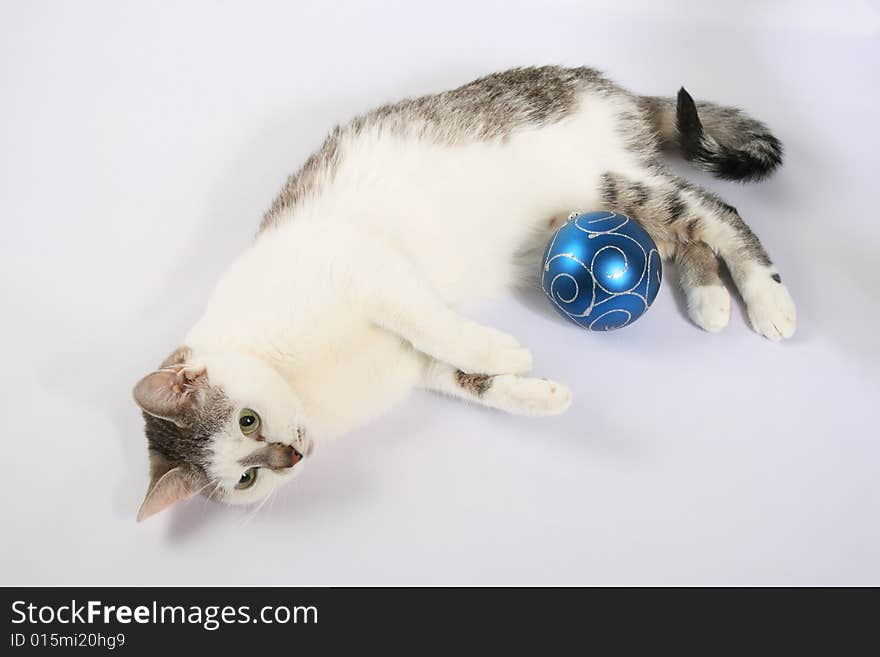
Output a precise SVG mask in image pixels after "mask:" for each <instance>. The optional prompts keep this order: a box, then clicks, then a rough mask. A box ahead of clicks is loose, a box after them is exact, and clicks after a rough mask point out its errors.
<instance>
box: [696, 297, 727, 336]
mask: <svg viewBox="0 0 880 657" xmlns="http://www.w3.org/2000/svg"><path fill="white" fill-rule="evenodd" d="M686 296H687V309H688V315H690V317H691V319H692V320H693V321H694V324H696V325H697V326H699V327H700V328H702V329H704V330H706V331H709V332H710V333H717V332H718V331H720V330H721V329H723V328H724V327H725V326H727V323H728V322H729V321H730V292H728V291H727V288H726V287H724V286H723V285H700V286H697V287H692V288H689V289H688V290H687V293H686Z"/></svg>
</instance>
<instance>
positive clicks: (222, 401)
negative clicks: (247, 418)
mask: <svg viewBox="0 0 880 657" xmlns="http://www.w3.org/2000/svg"><path fill="white" fill-rule="evenodd" d="M203 395H204V398H203V401H202V403H200V404H199V411H198V413H197V414H196V415H195V416H193V417H192V418H190V419H189V422H188V423H187V426H184V427H181V426H178V425H177V424H175V423H174V422H171V421H169V420H164V419H162V418H157V417H154V416H152V415H150V414H149V413H144V414H143V416H144V432H145V433H146V435H147V444H148V446H149V451H150V457H151V458H150V460H151V471H152V472H151V474H155V471H156V467H158V465H159V464H164V465H163V466H162V467H165V466H167V469H170V468H172V467H175V466H178V465H183V466H185V467H186V468H187V470H188V471H189V472H190V474H191V475H192V476H193V477H194V478H195V479H196V480H197V481H200V482H202V483H207V481H208V475H207V467H208V463H209V460H210V454H211V449H210V448H211V437H212V436H213V435H214V434H215V433H217V432H218V431H219V430H220V429H221V428H222V427H223V426H224V425H225V424H226V423H227V422H229V419H230V417H231V416H232V411H233V407H232V404H231V403H230V401H229V399H228V398H227V397H226V394H225V393H224V392H223V391H222V390H220V389H219V388H216V387H213V386H210V385H208V386H207V387H206V390H205V391H204V392H203ZM154 463H155V464H157V465H153V464H154ZM162 474H164V473H162ZM160 476H161V475H160Z"/></svg>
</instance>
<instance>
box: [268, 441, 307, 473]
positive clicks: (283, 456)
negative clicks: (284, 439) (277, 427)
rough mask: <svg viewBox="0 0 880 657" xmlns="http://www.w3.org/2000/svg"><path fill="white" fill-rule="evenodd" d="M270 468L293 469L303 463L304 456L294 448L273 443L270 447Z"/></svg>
mask: <svg viewBox="0 0 880 657" xmlns="http://www.w3.org/2000/svg"><path fill="white" fill-rule="evenodd" d="M269 448H270V457H269V462H270V467H273V468H292V467H293V466H295V465H296V464H297V463H299V462H300V461H302V454H300V453H299V452H298V451H296V450H295V449H294V448H293V446H291V445H285V444H284V443H272V444H271V445H270V446H269Z"/></svg>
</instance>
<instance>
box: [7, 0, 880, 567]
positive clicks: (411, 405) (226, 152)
mask: <svg viewBox="0 0 880 657" xmlns="http://www.w3.org/2000/svg"><path fill="white" fill-rule="evenodd" d="M878 22H880V21H878V11H877V5H876V4H874V5H873V6H872V5H866V4H863V3H858V2H837V3H819V2H815V3H812V2H791V3H777V4H771V3H761V2H745V3H730V2H723V3H717V6H713V5H712V4H710V3H705V2H665V3H653V2H640V3H629V4H627V3H624V2H620V1H615V2H611V1H610V0H609V1H608V2H604V3H592V4H591V3H586V2H583V0H567V1H556V2H548V1H546V0H544V1H541V2H535V3H530V4H526V3H515V2H500V1H499V2H476V1H475V0H468V1H466V2H452V1H451V0H446V1H444V2H431V3H424V4H423V3H417V2H386V3H382V4H378V3H377V4H376V5H374V6H368V5H367V3H357V2H351V3H348V2H334V3H314V4H313V5H306V4H304V3H302V4H297V3H292V2H290V3H279V4H265V3H255V2H240V3H220V2H203V3H196V2H188V3H171V2H163V3H147V2H138V3H134V2H129V3H121V2H102V3H98V2H77V3H61V2H58V3H47V2H24V1H22V2H10V1H8V0H4V1H3V2H2V4H0V53H2V59H0V62H2V71H0V213H2V222H3V224H2V225H3V239H2V240H0V244H2V246H0V248H2V258H0V263H2V264H0V267H2V279H0V280H2V308H3V321H2V325H0V331H2V336H0V337H2V345H3V374H4V376H3V377H2V384H0V385H2V390H0V399H2V404H3V408H2V419H3V423H2V426H3V443H2V452H0V453H2V463H3V468H2V471H3V484H4V485H3V493H2V500H0V512H2V523H3V532H2V534H3V536H2V540H0V575H2V577H0V583H2V584H136V583H140V584H195V583H202V584H248V583H252V584H472V583H479V584H538V583H542V584H671V583H675V584H832V583H833V584H857V583H862V584H867V583H872V584H880V564H878V553H880V528H878V505H880V478H878V468H880V446H878V431H877V421H876V416H877V407H878V404H880V399H878V387H880V386H878V374H877V372H878V367H880V359H878V351H877V346H876V338H877V335H878V328H880V322H878V320H880V313H878V308H877V303H878V292H877V284H878V274H877V262H878V253H880V217H878V216H877V208H878V201H877V199H878V194H880V189H878V182H877V174H878V171H880V157H878V152H880V140H878V134H877V125H878V110H877V104H878V100H880V96H878V87H877V66H878V63H880V58H878V55H880V45H878ZM543 63H561V64H567V65H581V64H589V65H592V66H595V67H597V68H600V69H602V70H604V71H606V72H607V73H608V74H609V75H611V76H612V77H613V78H614V79H616V80H617V81H619V82H621V83H622V84H624V85H625V86H627V87H629V88H631V89H633V90H637V91H638V92H641V93H645V94H665V95H672V94H674V93H675V92H676V91H677V89H678V88H679V86H680V85H682V84H684V85H685V86H687V88H688V89H689V90H690V91H691V92H692V93H693V94H694V95H695V96H696V97H698V98H708V99H712V100H716V101H719V102H724V103H730V104H737V105H740V106H743V107H745V108H746V109H748V110H749V111H750V112H752V113H753V114H755V115H756V116H758V117H760V118H761V119H763V120H765V121H766V122H767V123H769V124H770V126H772V127H773V129H774V130H775V131H776V132H777V134H778V135H779V136H780V137H781V138H782V140H783V141H784V142H785V145H786V148H787V161H786V164H785V167H784V168H783V169H782V170H781V172H780V173H779V174H778V175H777V176H776V177H774V178H773V179H772V180H771V181H769V182H767V183H766V184H763V185H758V186H741V185H736V184H731V183H722V182H717V181H713V180H710V179H709V178H708V177H706V176H702V175H696V174H694V173H691V172H688V174H687V175H689V176H690V177H691V178H692V179H695V180H698V181H700V182H702V183H704V184H706V185H708V186H709V187H710V188H711V189H713V190H715V191H717V192H719V193H720V194H721V195H722V196H724V197H725V198H726V199H727V200H728V201H729V202H731V203H732V204H734V205H736V206H737V207H738V208H739V209H740V212H741V213H742V214H743V216H744V217H745V218H746V220H747V221H749V222H750V224H751V225H752V227H753V228H754V229H755V231H756V232H757V233H758V235H759V236H760V237H761V238H762V239H763V241H764V243H765V244H766V246H767V248H768V250H769V251H770V253H771V255H772V256H773V257H774V259H775V260H776V261H777V263H778V265H779V267H780V270H781V272H782V275H783V277H784V279H785V281H786V282H787V283H788V285H789V287H790V289H791V291H792V293H793V295H794V297H795V299H796V301H797V302H798V309H799V330H798V333H797V335H796V336H795V338H794V339H793V340H791V341H790V342H788V343H785V344H781V345H779V344H771V343H770V342H768V341H766V340H764V339H762V338H760V337H758V336H757V335H756V334H754V333H752V332H751V331H750V330H749V329H748V328H747V327H746V325H745V323H744V317H743V312H742V309H741V307H739V306H737V307H736V308H735V309H734V313H733V318H732V321H731V325H730V327H729V328H728V329H727V330H726V331H725V332H724V333H721V334H719V335H709V334H707V333H704V332H701V331H700V330H699V329H697V328H696V327H695V326H694V325H692V324H691V323H690V322H689V321H688V319H687V317H686V315H685V314H684V311H683V306H682V299H681V295H680V293H679V291H678V288H677V284H676V280H675V276H674V272H672V270H671V268H668V269H667V271H666V273H667V276H666V280H665V282H664V286H663V289H662V290H661V293H660V296H659V298H658V300H657V302H656V304H655V306H654V308H653V309H652V310H651V311H650V313H649V314H648V315H647V316H646V317H645V318H643V319H642V320H641V321H640V322H639V323H638V324H637V325H635V326H633V327H630V328H627V329H625V330H623V331H620V332H618V333H614V334H608V335H593V334H588V333H586V332H582V331H579V330H578V329H576V328H574V327H572V326H569V325H566V324H564V323H562V321H561V320H559V319H557V318H556V316H555V315H554V314H553V312H552V310H550V309H549V306H548V305H547V303H546V301H544V300H543V299H542V298H541V297H540V296H538V295H518V296H513V297H510V298H507V299H502V300H499V301H497V302H494V303H491V304H485V305H482V306H479V307H474V308H470V309H468V310H467V312H468V313H469V314H471V315H472V316H473V317H477V318H480V319H482V320H485V321H487V322H489V323H491V324H494V325H496V326H498V327H500V328H504V329H506V330H508V331H510V332H512V333H514V334H515V335H516V336H517V337H519V338H520V339H521V341H522V342H524V343H525V344H527V345H529V346H530V347H531V348H532V349H533V350H534V354H535V359H536V371H537V373H538V374H539V375H542V376H551V377H553V378H556V379H558V380H561V381H564V382H567V383H569V384H570V385H571V386H572V388H573V390H574V393H575V402H574V405H573V407H572V408H571V410H570V411H569V412H568V413H567V414H566V415H564V416H562V417H559V418H554V419H545V420H530V419H523V418H515V417H509V416H505V415H502V414H499V413H495V412H490V411H487V410H484V409H480V408H476V407H473V406H467V405H465V404H462V403H460V402H455V401H452V400H447V399H441V398H438V397H433V396H429V395H427V394H422V393H415V394H413V395H412V397H411V398H410V399H409V400H408V401H407V402H406V403H404V404H403V405H401V406H400V407H398V408H396V409H395V410H393V411H392V412H391V413H389V414H388V415H387V416H386V417H384V418H383V419H382V420H380V421H377V422H375V423H373V424H372V425H370V426H368V427H366V428H364V429H363V430H360V431H358V432H357V433H355V434H354V435H350V436H348V437H347V438H346V439H345V440H343V441H341V442H339V443H337V444H336V445H334V446H332V447H329V448H325V449H323V450H322V452H321V454H320V458H319V459H316V462H315V463H314V464H313V467H311V468H310V469H309V470H308V471H307V472H306V473H305V475H304V476H303V477H302V478H300V479H299V480H297V481H296V482H295V483H294V484H293V485H292V486H290V487H289V488H288V489H287V490H285V491H284V492H283V493H282V494H280V495H279V496H278V497H277V499H276V500H275V501H274V503H273V504H271V505H267V506H266V507H264V508H263V509H262V510H261V511H260V512H259V513H257V514H253V512H252V511H251V510H243V509H232V508H226V507H221V506H219V505H217V504H214V503H210V502H207V501H205V500H204V499H201V498H199V499H195V500H193V501H191V502H190V503H188V504H186V505H183V506H182V507H181V508H178V509H175V510H173V511H172V512H169V513H167V514H164V515H162V516H159V517H156V518H154V519H152V520H150V521H149V522H146V523H143V524H140V525H138V524H136V523H135V520H134V517H135V512H136V510H137V507H138V504H139V503H140V501H141V497H142V495H143V493H144V488H145V486H146V483H147V475H146V467H147V457H146V449H145V439H144V436H143V433H142V427H141V424H142V423H141V418H140V416H139V413H138V412H137V410H136V408H135V406H134V404H133V403H132V401H131V399H130V389H131V386H132V384H133V383H134V382H135V381H136V380H137V379H138V378H139V377H140V376H141V375H143V374H144V373H146V372H147V371H148V369H150V368H152V367H153V366H155V365H156V364H157V363H158V362H159V361H161V360H162V359H163V358H164V357H165V356H166V355H167V354H168V353H169V352H170V350H171V349H173V348H174V347H176V346H177V345H178V343H179V341H180V339H181V337H182V336H183V335H184V333H185V332H186V330H187V329H188V327H189V326H190V325H191V324H192V323H193V322H194V321H195V319H196V318H197V317H198V315H199V312H200V309H201V307H202V305H203V303H204V302H205V300H206V299H207V296H208V293H209V291H210V289H211V287H212V285H213V283H214V281H215V280H216V279H217V277H218V275H219V274H220V272H221V271H222V270H223V268H224V267H225V266H226V265H227V264H228V263H229V262H230V261H231V259H232V258H233V257H234V256H235V254H236V253H237V252H238V251H239V250H240V249H242V248H243V246H244V245H245V244H246V243H247V241H248V240H249V239H250V237H251V236H252V235H253V233H254V232H255V230H256V226H257V223H258V221H259V219H260V216H261V213H262V212H263V210H264V209H265V208H266V207H267V206H268V204H269V202H270V201H271V199H272V197H273V195H274V194H275V193H276V191H277V190H278V189H279V188H280V185H281V183H282V181H283V180H284V179H285V177H286V176H287V175H288V174H289V173H291V172H292V171H294V170H295V169H296V168H297V167H298V166H299V165H300V164H301V163H302V162H303V160H304V159H305V157H306V156H307V155H308V154H309V153H310V152H311V150H313V149H314V148H315V147H316V146H317V145H318V144H319V143H320V140H321V139H322V138H323V135H324V134H325V133H326V131H327V130H328V129H329V128H331V127H332V126H333V125H334V124H335V123H336V122H339V121H344V120H346V119H348V118H350V117H351V116H353V115H354V114H356V113H359V112H362V111H364V110H367V109H369V108H370V107H372V106H375V105H377V104H379V103H382V102H386V101H390V100H395V99H397V98H400V97H402V96H406V95H415V94H421V93H426V92H432V91H439V90H442V89H445V88H450V87H453V86H457V85H458V84H461V83H464V82H467V81H469V80H470V79H472V78H474V77H477V76H478V75H482V74H484V73H487V72H491V71H494V70H498V69H503V68H506V67H509V66H513V65H530V64H543ZM676 166H677V167H678V168H680V169H681V170H682V171H685V170H686V169H685V168H684V167H682V166H680V165H676ZM502 210H503V209H502Z"/></svg>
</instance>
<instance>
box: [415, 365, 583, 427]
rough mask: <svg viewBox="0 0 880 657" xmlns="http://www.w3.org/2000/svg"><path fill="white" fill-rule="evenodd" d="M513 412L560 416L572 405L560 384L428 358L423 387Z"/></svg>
mask: <svg viewBox="0 0 880 657" xmlns="http://www.w3.org/2000/svg"><path fill="white" fill-rule="evenodd" d="M420 387H422V388H425V389H427V390H432V391H434V392H440V393H443V394H447V395H451V396H453V397H457V398H459V399H466V400H468V401H472V402H476V403H478V404H481V405H483V406H489V407H490V408H497V409H500V410H502V411H506V412H508V413H513V414H514V415H558V414H559V413H562V412H563V411H565V410H566V409H567V408H568V407H569V405H570V404H571V391H570V390H569V389H568V388H567V387H566V386H564V385H563V384H561V383H556V382H555V381H548V380H547V379H536V378H530V377H524V376H517V375H515V374H495V375H489V374H475V373H465V372H462V371H461V370H460V369H458V368H457V367H454V366H452V365H450V364H448V363H443V362H440V361H437V360H434V359H429V362H428V363H427V365H426V367H425V373H424V377H423V379H422V383H421V386H420Z"/></svg>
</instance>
